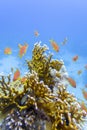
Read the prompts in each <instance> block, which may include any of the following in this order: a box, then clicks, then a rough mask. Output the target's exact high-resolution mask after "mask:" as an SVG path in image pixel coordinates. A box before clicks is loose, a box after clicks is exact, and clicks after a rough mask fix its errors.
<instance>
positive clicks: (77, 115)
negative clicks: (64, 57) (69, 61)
mask: <svg viewBox="0 0 87 130" xmlns="http://www.w3.org/2000/svg"><path fill="white" fill-rule="evenodd" d="M46 50H47V47H46V46H45V45H44V46H41V45H40V44H39V43H37V44H35V46H34V49H33V52H32V53H33V54H32V59H31V60H30V61H28V60H27V65H28V68H29V72H28V73H27V74H26V76H25V77H26V80H25V81H24V82H21V81H20V79H18V80H16V81H12V80H11V76H10V75H9V76H7V77H5V76H1V79H0V106H1V107H0V112H1V114H2V115H3V114H5V118H4V119H3V121H2V123H1V130H13V129H15V130H82V123H84V119H85V116H84V111H83V110H82V109H81V107H80V105H79V103H78V101H77V100H76V98H75V96H74V95H72V94H70V93H69V92H68V91H67V83H66V78H67V77H68V75H67V72H66V69H65V66H64V63H63V61H59V60H57V59H56V60H55V59H52V55H51V54H50V55H46V54H45V53H44V52H45V51H46Z"/></svg>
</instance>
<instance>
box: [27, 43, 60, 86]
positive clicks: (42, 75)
mask: <svg viewBox="0 0 87 130" xmlns="http://www.w3.org/2000/svg"><path fill="white" fill-rule="evenodd" d="M47 49H48V48H47V46H40V44H35V47H34V50H33V56H32V60H31V61H28V60H27V64H28V67H29V69H30V72H31V71H32V70H34V71H35V72H36V73H37V74H38V77H39V79H40V80H43V81H44V83H45V84H47V85H48V86H49V87H52V85H54V81H53V78H52V76H51V75H50V68H53V69H56V70H58V71H59V70H60V68H61V67H62V62H60V61H58V60H51V59H52V55H51V54H50V55H49V56H46V55H45V54H44V52H45V51H46V50H47ZM58 77H60V73H59V75H58Z"/></svg>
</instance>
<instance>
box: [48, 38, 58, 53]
mask: <svg viewBox="0 0 87 130" xmlns="http://www.w3.org/2000/svg"><path fill="white" fill-rule="evenodd" d="M49 41H50V43H51V45H52V47H53V49H54V50H55V51H56V52H58V51H59V46H58V44H57V43H56V42H55V41H54V40H49Z"/></svg>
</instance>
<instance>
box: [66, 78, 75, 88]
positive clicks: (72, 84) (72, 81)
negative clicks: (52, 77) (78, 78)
mask: <svg viewBox="0 0 87 130" xmlns="http://www.w3.org/2000/svg"><path fill="white" fill-rule="evenodd" d="M67 80H68V82H69V83H70V85H71V86H72V87H74V88H76V82H75V80H73V79H72V78H71V77H68V78H67Z"/></svg>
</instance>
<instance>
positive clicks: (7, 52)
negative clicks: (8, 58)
mask: <svg viewBox="0 0 87 130" xmlns="http://www.w3.org/2000/svg"><path fill="white" fill-rule="evenodd" d="M4 54H7V55H10V54H12V50H11V48H9V47H7V48H5V50H4Z"/></svg>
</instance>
